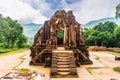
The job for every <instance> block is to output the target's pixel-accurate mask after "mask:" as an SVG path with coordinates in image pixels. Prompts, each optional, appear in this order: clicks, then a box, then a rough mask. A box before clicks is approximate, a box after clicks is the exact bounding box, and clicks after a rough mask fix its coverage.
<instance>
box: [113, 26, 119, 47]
mask: <svg viewBox="0 0 120 80" xmlns="http://www.w3.org/2000/svg"><path fill="white" fill-rule="evenodd" d="M114 36H115V39H116V43H117V46H118V47H120V26H117V27H116V28H115V29H114Z"/></svg>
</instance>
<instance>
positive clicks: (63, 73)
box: [51, 50, 78, 78]
mask: <svg viewBox="0 0 120 80" xmlns="http://www.w3.org/2000/svg"><path fill="white" fill-rule="evenodd" d="M51 77H54V78H59V77H65V78H66V77H78V76H77V70H76V65H75V60H74V54H73V52H72V51H68V50H67V51H66V50H54V51H53V52H52V66H51Z"/></svg>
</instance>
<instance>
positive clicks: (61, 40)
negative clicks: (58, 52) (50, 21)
mask: <svg viewBox="0 0 120 80" xmlns="http://www.w3.org/2000/svg"><path fill="white" fill-rule="evenodd" d="M57 44H58V46H62V45H63V38H59V37H57Z"/></svg>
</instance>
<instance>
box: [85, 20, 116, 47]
mask: <svg viewBox="0 0 120 80" xmlns="http://www.w3.org/2000/svg"><path fill="white" fill-rule="evenodd" d="M116 26H117V24H116V23H114V22H110V21H106V22H104V23H102V22H100V23H98V24H97V25H95V26H94V27H93V28H85V29H84V36H85V41H86V44H87V45H88V46H106V47H114V46H116V44H115V42H116V39H115V36H114V29H115V28H116Z"/></svg>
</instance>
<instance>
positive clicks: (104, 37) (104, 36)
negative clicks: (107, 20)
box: [97, 31, 112, 46]
mask: <svg viewBox="0 0 120 80" xmlns="http://www.w3.org/2000/svg"><path fill="white" fill-rule="evenodd" d="M97 37H98V40H99V45H100V46H107V45H108V43H109V41H110V40H111V39H112V34H111V33H110V32H108V31H105V32H100V33H99V34H98V36H97Z"/></svg>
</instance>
